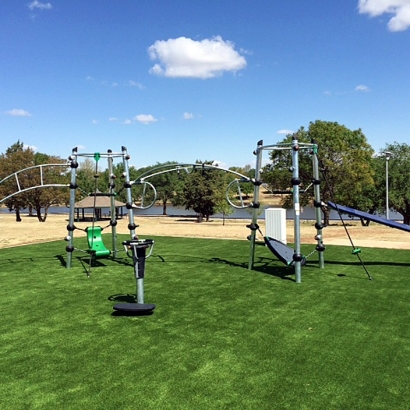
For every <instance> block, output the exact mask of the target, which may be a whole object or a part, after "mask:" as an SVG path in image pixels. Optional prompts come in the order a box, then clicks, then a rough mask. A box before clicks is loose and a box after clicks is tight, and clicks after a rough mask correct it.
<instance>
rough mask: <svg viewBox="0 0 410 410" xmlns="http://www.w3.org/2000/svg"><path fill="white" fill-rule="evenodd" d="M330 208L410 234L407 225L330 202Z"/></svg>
mask: <svg viewBox="0 0 410 410" xmlns="http://www.w3.org/2000/svg"><path fill="white" fill-rule="evenodd" d="M327 205H328V206H329V208H332V209H335V210H336V211H339V212H340V213H342V214H348V215H351V216H355V217H357V218H363V219H367V220H369V221H372V222H376V223H378V224H382V225H386V226H390V228H395V229H400V230H402V231H406V232H410V225H405V224H402V223H399V222H396V221H390V220H389V219H385V218H382V217H380V216H377V215H373V214H368V213H367V212H363V211H358V210H357V209H353V208H349V207H348V206H343V205H338V204H335V203H333V202H328V203H327Z"/></svg>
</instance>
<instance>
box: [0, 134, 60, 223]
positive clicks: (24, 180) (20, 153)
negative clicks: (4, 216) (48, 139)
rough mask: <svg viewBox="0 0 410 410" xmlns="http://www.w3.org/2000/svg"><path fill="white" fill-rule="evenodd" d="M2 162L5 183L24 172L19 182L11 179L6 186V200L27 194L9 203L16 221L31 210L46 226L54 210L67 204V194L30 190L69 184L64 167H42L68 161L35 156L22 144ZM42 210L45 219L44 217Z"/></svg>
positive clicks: (51, 190)
mask: <svg viewBox="0 0 410 410" xmlns="http://www.w3.org/2000/svg"><path fill="white" fill-rule="evenodd" d="M0 162H1V179H3V178H6V177H7V176H9V175H12V174H14V173H16V172H19V171H21V172H19V173H18V175H17V178H10V179H8V180H7V181H5V182H4V183H3V184H2V187H0V189H1V195H2V197H6V196H8V195H12V194H15V193H17V192H20V191H24V190H27V191H24V192H20V193H18V194H17V195H15V196H12V197H11V198H9V199H8V200H6V201H5V203H6V206H7V207H8V208H9V210H10V211H13V210H14V211H15V212H16V221H18V222H21V216H20V210H21V209H24V208H27V207H29V209H30V210H31V209H35V210H36V214H37V218H38V220H39V221H41V222H44V221H45V220H46V218H47V211H48V209H49V207H50V206H52V205H59V204H61V203H64V202H65V198H66V196H67V192H65V193H64V192H63V191H62V190H61V188H50V187H47V189H44V188H35V189H30V188H33V187H35V186H43V185H50V184H67V183H68V178H67V177H66V176H65V175H64V173H62V171H64V169H63V168H62V167H60V166H56V167H51V166H47V167H41V169H40V168H39V167H38V165H44V164H64V163H65V161H63V160H61V159H60V158H59V157H51V156H49V155H47V154H42V153H34V151H33V150H32V149H31V148H25V147H24V144H23V143H22V142H20V141H17V142H16V143H15V144H13V145H12V146H11V147H10V148H8V149H7V151H6V153H5V154H2V155H1V157H0ZM42 208H43V209H44V216H42V215H41V209H42Z"/></svg>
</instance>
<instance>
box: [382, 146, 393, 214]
mask: <svg viewBox="0 0 410 410" xmlns="http://www.w3.org/2000/svg"><path fill="white" fill-rule="evenodd" d="M384 156H385V157H386V219H390V216H389V159H390V157H391V156H392V153H391V152H389V151H386V152H384Z"/></svg>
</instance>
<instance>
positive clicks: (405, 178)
mask: <svg viewBox="0 0 410 410" xmlns="http://www.w3.org/2000/svg"><path fill="white" fill-rule="evenodd" d="M383 152H390V153H391V155H390V160H389V164H388V174H389V175H388V176H389V207H390V208H391V209H393V210H394V211H396V212H398V213H399V214H400V215H402V216H403V223H405V224H406V225H409V224H410V167H409V164H410V146H409V145H408V144H404V143H403V144H400V143H398V142H394V143H392V144H386V148H385V149H384V150H383ZM380 161H381V162H382V163H383V164H385V156H384V154H383V153H380ZM381 175H383V174H382V173H381ZM385 176H386V174H385V173H384V182H385ZM381 179H383V176H381ZM380 185H382V182H380ZM381 191H382V193H383V194H384V195H383V198H385V197H386V195H385V194H386V190H385V184H384V189H383V190H381ZM383 205H384V207H386V201H385V200H384V201H383Z"/></svg>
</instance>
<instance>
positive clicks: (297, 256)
mask: <svg viewBox="0 0 410 410" xmlns="http://www.w3.org/2000/svg"><path fill="white" fill-rule="evenodd" d="M292 170H293V173H292V186H293V210H294V236H295V241H294V242H295V243H294V250H295V253H294V255H293V257H294V259H293V260H294V263H295V277H296V283H300V282H301V281H302V264H301V255H302V254H301V250H300V202H299V184H300V179H299V141H298V136H297V135H296V134H293V139H292Z"/></svg>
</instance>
